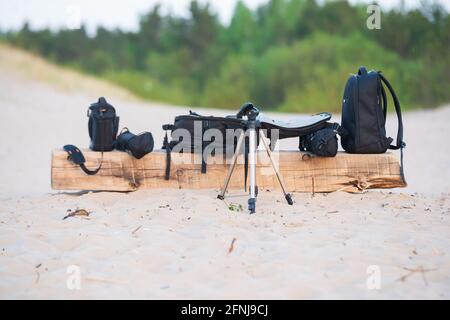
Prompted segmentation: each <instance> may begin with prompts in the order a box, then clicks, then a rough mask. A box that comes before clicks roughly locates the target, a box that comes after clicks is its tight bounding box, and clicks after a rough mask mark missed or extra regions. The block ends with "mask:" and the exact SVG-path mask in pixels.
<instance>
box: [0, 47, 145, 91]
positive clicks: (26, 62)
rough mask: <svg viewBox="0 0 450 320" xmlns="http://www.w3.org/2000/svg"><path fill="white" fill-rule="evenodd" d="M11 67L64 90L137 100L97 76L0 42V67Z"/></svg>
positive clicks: (24, 74) (26, 75) (6, 68)
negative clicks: (99, 93) (59, 64)
mask: <svg viewBox="0 0 450 320" xmlns="http://www.w3.org/2000/svg"><path fill="white" fill-rule="evenodd" d="M8 69H10V70H11V69H12V70H15V71H18V73H19V74H21V75H23V76H24V77H27V78H31V79H34V80H37V81H39V82H44V83H49V84H51V85H53V86H56V87H57V88H59V89H61V90H64V91H66V92H85V93H88V94H95V93H97V92H103V94H104V95H105V96H110V95H114V96H115V97H117V98H121V99H124V100H137V99H139V98H137V97H136V96H135V95H133V94H132V93H131V92H129V91H127V90H126V89H123V88H121V87H119V86H116V85H114V84H111V83H109V82H107V81H103V80H99V79H97V78H95V77H92V76H88V75H85V74H82V73H81V72H78V71H76V70H72V69H69V68H64V67H61V66H58V65H56V64H53V63H51V62H49V61H47V60H45V59H43V58H41V57H39V56H37V55H34V54H32V53H29V52H27V51H24V50H21V49H18V48H15V47H12V46H10V45H7V44H5V43H0V70H8Z"/></svg>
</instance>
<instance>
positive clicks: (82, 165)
mask: <svg viewBox="0 0 450 320" xmlns="http://www.w3.org/2000/svg"><path fill="white" fill-rule="evenodd" d="M102 164H103V152H102V159H101V160H100V165H99V166H98V168H97V169H95V170H89V169H88V168H86V166H85V165H84V163H82V164H80V168H81V170H83V171H84V172H85V173H86V174H87V175H90V176H93V175H95V174H97V172H99V171H100V169H101V168H102Z"/></svg>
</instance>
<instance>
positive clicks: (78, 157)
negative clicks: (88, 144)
mask: <svg viewBox="0 0 450 320" xmlns="http://www.w3.org/2000/svg"><path fill="white" fill-rule="evenodd" d="M63 149H64V151H66V152H67V159H68V160H70V161H72V162H73V163H75V164H77V165H79V166H80V168H81V169H82V170H83V171H84V172H85V173H86V174H87V175H90V176H93V175H94V174H96V173H97V172H99V171H100V169H101V168H102V164H103V152H102V158H101V160H100V165H99V166H98V168H97V169H95V170H89V169H88V168H86V166H85V165H84V163H85V162H86V159H85V158H84V155H83V153H82V152H81V150H80V149H79V148H78V147H76V146H74V145H73V144H66V145H65V146H64V147H63Z"/></svg>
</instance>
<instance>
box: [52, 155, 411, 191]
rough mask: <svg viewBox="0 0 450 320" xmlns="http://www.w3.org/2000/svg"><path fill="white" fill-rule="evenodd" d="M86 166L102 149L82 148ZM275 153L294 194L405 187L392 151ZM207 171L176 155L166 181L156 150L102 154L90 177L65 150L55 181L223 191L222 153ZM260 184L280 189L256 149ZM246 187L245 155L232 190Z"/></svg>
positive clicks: (93, 186) (66, 185)
mask: <svg viewBox="0 0 450 320" xmlns="http://www.w3.org/2000/svg"><path fill="white" fill-rule="evenodd" d="M83 153H84V155H85V158H86V166H87V167H88V168H96V167H97V166H98V165H99V164H100V160H101V153H100V152H93V151H90V150H83ZM273 155H274V156H275V159H276V160H277V163H278V164H279V168H280V171H281V173H282V175H283V178H284V181H285V183H286V187H287V189H288V191H290V192H332V191H337V190H344V191H348V192H359V191H361V190H365V189H375V188H397V187H405V186H406V183H405V182H403V180H402V178H401V175H400V165H399V161H398V159H397V157H396V156H395V155H394V154H392V153H389V152H388V153H385V154H377V155H364V154H347V153H343V152H340V153H338V155H337V156H336V157H334V158H321V157H315V156H310V155H308V154H305V153H300V152H298V151H279V152H274V153H273ZM209 159H210V162H213V163H209V164H208V167H207V173H206V174H201V172H200V169H201V164H200V157H199V155H195V154H176V153H173V154H172V163H171V174H170V180H165V179H164V176H165V160H166V154H165V152H164V151H161V150H157V151H154V152H152V153H150V154H148V155H146V156H145V157H144V158H142V159H140V160H137V159H135V158H133V157H132V156H130V155H129V154H127V153H125V152H120V151H112V152H105V153H104V154H103V166H102V169H101V170H100V171H99V172H98V173H97V174H96V175H94V176H88V175H86V174H85V173H84V172H83V171H82V170H81V169H80V167H79V166H77V165H75V164H73V163H72V162H70V161H69V160H67V154H66V152H65V151H63V150H54V151H53V154H52V168H51V182H52V188H53V189H55V190H104V191H134V190H137V189H152V188H180V189H184V188H186V189H188V188H189V189H204V188H215V189H219V188H220V187H221V186H222V184H223V182H224V179H225V176H226V173H227V169H228V163H226V161H224V159H223V157H210V158H209ZM257 185H258V187H259V188H260V189H261V190H264V189H271V190H272V189H279V185H278V181H277V179H276V176H275V172H274V170H273V169H272V167H271V165H270V161H269V159H268V157H267V154H266V153H265V151H259V152H258V164H257ZM243 186H244V165H243V159H242V157H240V158H239V159H238V164H237V166H236V168H235V171H234V173H233V176H232V179H231V182H230V186H229V188H230V189H237V188H239V189H242V188H243Z"/></svg>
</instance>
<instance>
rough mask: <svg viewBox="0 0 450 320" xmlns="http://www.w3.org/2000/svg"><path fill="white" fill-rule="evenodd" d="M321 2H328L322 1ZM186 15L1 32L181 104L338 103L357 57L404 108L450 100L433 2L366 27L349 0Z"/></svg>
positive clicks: (333, 106)
mask: <svg viewBox="0 0 450 320" xmlns="http://www.w3.org/2000/svg"><path fill="white" fill-rule="evenodd" d="M321 3H322V2H321ZM189 10H190V15H189V17H186V18H183V17H176V16H172V15H161V13H160V10H159V6H155V7H154V8H153V9H152V10H150V11H149V12H148V13H147V14H144V15H143V16H141V18H140V24H139V30H138V31H137V32H128V33H127V32H122V31H120V30H114V31H109V30H106V29H104V28H101V27H100V28H98V30H97V33H96V35H95V36H94V37H89V36H88V35H87V34H86V32H85V30H84V28H81V29H80V30H73V31H70V30H60V31H58V32H51V31H49V30H46V29H44V30H39V31H32V30H30V28H29V27H28V25H27V24H25V25H24V27H23V28H22V30H20V31H19V32H9V33H7V34H4V35H3V36H2V38H5V39H6V40H7V41H9V42H11V43H13V44H15V45H18V46H20V47H23V48H26V49H27V50H31V51H33V52H36V53H38V54H41V55H43V56H45V57H48V58H50V59H52V60H53V61H56V62H58V63H63V64H66V65H69V66H74V67H76V68H81V69H82V70H84V71H87V72H90V73H93V74H96V75H100V76H103V77H105V78H106V79H109V80H111V81H113V82H115V83H118V84H120V85H122V86H124V87H126V88H128V89H130V90H131V91H133V92H135V93H136V94H138V95H140V96H142V97H144V98H148V99H153V100H160V101H165V102H169V103H175V104H183V105H187V104H193V105H197V106H207V107H220V108H232V109H236V108H237V107H238V106H239V105H241V104H242V103H243V102H245V101H253V102H255V103H257V104H258V105H260V106H261V107H263V108H264V109H274V110H275V109H276V110H283V111H290V112H317V111H323V110H330V111H336V110H339V109H340V107H341V98H342V92H343V86H344V84H345V81H346V79H347V78H348V76H349V74H350V73H354V72H356V70H357V68H358V66H360V65H366V66H367V67H368V68H371V69H372V68H373V69H376V70H382V71H383V72H384V73H385V75H386V76H387V77H388V78H389V79H390V81H391V82H392V84H393V86H394V87H395V88H396V91H397V94H398V96H399V97H400V100H401V102H402V105H403V107H404V108H415V107H432V106H436V105H438V104H441V103H444V102H448V101H450V90H448V88H449V87H450V73H449V72H448V70H450V55H449V44H450V17H449V14H448V13H447V12H446V11H445V10H444V9H443V8H442V7H440V6H439V5H437V4H435V3H434V2H430V1H424V2H423V5H422V7H421V8H419V9H414V10H411V11H405V10H404V9H403V8H399V9H394V10H391V11H385V12H383V13H382V16H381V19H382V20H381V27H382V29H381V30H369V29H367V27H366V19H367V17H368V14H367V13H366V7H365V6H363V5H350V4H349V3H348V2H347V1H326V2H325V3H322V4H318V3H317V2H316V1H315V0H269V1H268V2H267V3H266V4H263V5H261V6H260V7H258V8H257V9H256V10H255V11H252V10H250V9H249V8H248V7H247V6H246V5H245V4H244V3H243V2H242V1H238V2H237V4H236V7H235V11H234V14H233V17H232V19H231V22H230V24H229V25H227V26H224V25H221V24H220V23H219V21H218V18H217V15H216V14H215V13H214V12H212V10H211V8H210V7H209V5H208V4H200V3H199V2H197V1H192V2H191V4H190V7H189Z"/></svg>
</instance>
